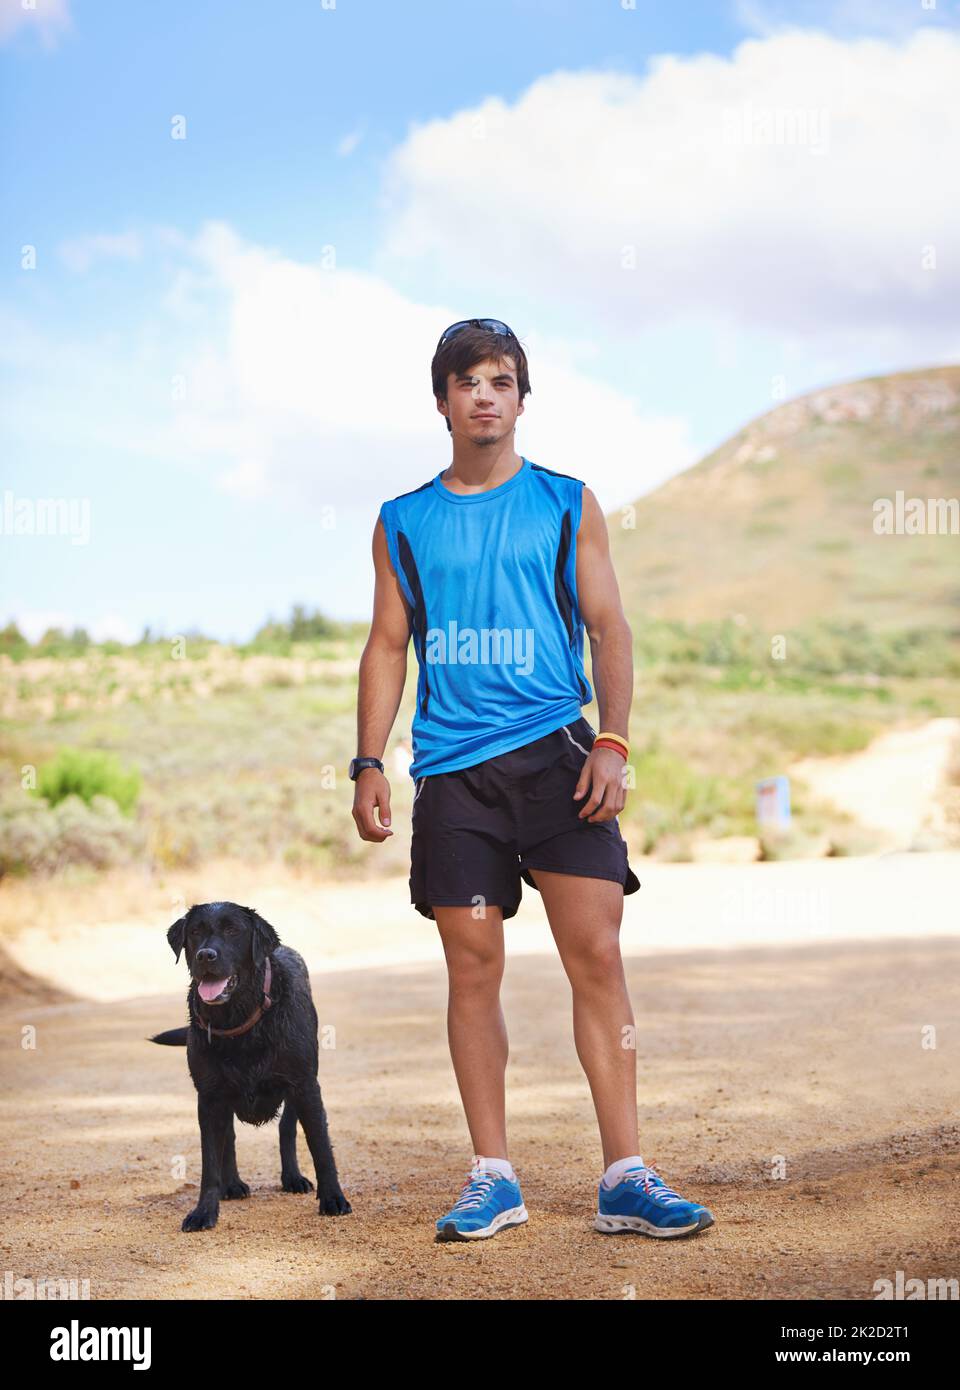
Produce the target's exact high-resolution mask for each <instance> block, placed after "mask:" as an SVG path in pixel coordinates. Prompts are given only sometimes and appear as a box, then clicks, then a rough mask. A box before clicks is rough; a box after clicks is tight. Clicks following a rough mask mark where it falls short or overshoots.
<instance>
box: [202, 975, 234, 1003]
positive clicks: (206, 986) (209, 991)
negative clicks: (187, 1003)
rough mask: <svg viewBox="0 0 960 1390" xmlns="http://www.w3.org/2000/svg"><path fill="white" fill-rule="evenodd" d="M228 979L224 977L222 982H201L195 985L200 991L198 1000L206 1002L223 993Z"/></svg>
mask: <svg viewBox="0 0 960 1390" xmlns="http://www.w3.org/2000/svg"><path fill="white" fill-rule="evenodd" d="M228 979H229V976H225V977H224V978H223V979H222V980H201V981H200V983H199V984H198V985H197V989H198V990H199V991H200V998H201V999H205V1000H207V1001H208V1002H209V1001H210V1000H211V999H216V997H217V995H218V994H222V993H223V990H224V986H225V985H226V983H227V980H228Z"/></svg>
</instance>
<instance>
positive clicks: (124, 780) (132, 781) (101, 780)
mask: <svg viewBox="0 0 960 1390" xmlns="http://www.w3.org/2000/svg"><path fill="white" fill-rule="evenodd" d="M37 783H38V785H37V789H36V793H35V795H37V796H41V797H43V798H44V800H46V801H47V802H48V804H49V805H50V806H56V805H57V804H58V803H59V802H61V801H63V800H65V799H66V798H67V797H69V796H77V797H80V798H81V799H82V800H83V801H85V802H86V803H87V805H91V804H92V802H93V798H94V797H96V796H105V797H110V798H111V800H112V801H114V802H115V803H116V804H117V806H118V807H119V808H120V810H121V811H122V812H123V813H124V814H125V815H129V814H130V812H131V811H132V810H133V808H134V806H135V804H136V800H137V797H138V796H139V794H140V773H139V772H138V771H137V770H136V769H135V768H130V769H125V768H123V767H121V765H120V760H119V759H118V758H117V756H116V754H114V753H104V752H102V751H101V750H100V749H96V748H90V749H88V748H61V749H60V751H59V752H58V753H57V756H56V758H54V760H53V762H51V763H47V764H45V765H44V766H43V767H42V768H41V769H40V775H39V777H38V779H37Z"/></svg>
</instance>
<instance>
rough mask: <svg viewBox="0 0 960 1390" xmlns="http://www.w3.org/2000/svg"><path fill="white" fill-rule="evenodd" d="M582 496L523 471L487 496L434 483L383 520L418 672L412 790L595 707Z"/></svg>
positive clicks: (562, 477) (553, 478) (570, 483)
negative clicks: (586, 651)
mask: <svg viewBox="0 0 960 1390" xmlns="http://www.w3.org/2000/svg"><path fill="white" fill-rule="evenodd" d="M441 471H442V470H441ZM583 487H584V484H583V482H582V481H581V480H580V479H579V478H573V477H571V476H570V475H569V474H567V473H555V472H553V471H552V470H551V469H549V468H542V467H541V466H540V465H539V464H536V463H531V462H530V460H529V459H526V458H524V459H523V462H522V463H521V466H520V469H519V471H518V472H516V473H515V474H514V475H513V477H512V478H508V479H507V481H506V482H505V483H501V484H500V486H499V487H494V488H490V489H488V490H487V491H486V492H475V493H471V494H463V493H458V492H451V490H450V489H449V488H448V487H446V486H445V485H444V484H443V483H442V482H441V481H440V474H439V473H438V474H437V476H436V477H435V478H432V479H431V481H430V482H428V483H424V484H423V486H422V487H418V488H415V489H414V491H412V492H404V493H401V494H400V496H399V497H394V498H392V499H391V500H390V501H389V502H384V504H383V506H382V507H381V508H380V520H381V521H382V522H383V526H384V531H385V533H386V538H387V546H388V548H389V552H390V559H391V562H392V564H393V568H394V571H395V573H396V575H397V579H398V581H399V583H400V587H401V589H402V590H403V593H404V595H405V596H406V599H407V602H408V603H409V605H410V607H411V609H412V615H411V629H412V637H413V643H414V649H415V651H416V654H417V661H418V662H419V666H420V674H419V678H418V680H417V706H416V712H415V714H414V718H413V726H412V733H413V762H412V763H411V764H410V769H409V771H410V776H411V777H412V778H413V779H414V780H415V781H416V780H417V779H418V778H420V777H421V776H424V775H430V774H434V773H439V772H454V771H456V770H457V769H458V768H463V767H472V766H473V765H474V764H475V763H479V762H483V761H484V759H486V758H493V757H496V756H497V754H499V753H507V752H509V751H510V750H511V749H512V748H520V747H522V746H523V745H524V744H525V743H531V742H532V741H533V740H534V739H537V738H543V737H544V735H546V734H551V733H553V732H554V730H556V729H559V728H560V726H561V725H562V724H569V723H570V722H571V721H572V720H574V719H579V718H580V710H581V706H582V705H585V704H589V703H590V701H591V700H592V699H593V691H592V690H591V688H590V684H589V682H588V680H587V677H586V673H585V671H584V667H583V636H584V627H583V620H582V618H581V616H580V607H579V602H578V597H577V579H576V561H577V529H578V528H579V525H580V516H581V508H582V504H583Z"/></svg>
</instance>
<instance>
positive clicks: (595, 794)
mask: <svg viewBox="0 0 960 1390" xmlns="http://www.w3.org/2000/svg"><path fill="white" fill-rule="evenodd" d="M625 767H626V763H625V762H624V760H623V758H621V756H620V754H619V753H615V752H614V751H613V749H612V748H594V749H593V750H592V752H590V753H588V754H587V761H586V762H585V763H584V765H583V767H582V768H581V769H580V778H579V781H578V782H577V785H576V789H575V790H574V793H573V799H574V800H575V801H576V800H577V799H578V798H579V797H581V796H585V795H586V793H587V792H590V797H589V799H588V800H587V801H585V802H584V803H583V806H582V808H581V810H580V820H584V819H586V820H588V821H590V822H591V824H596V823H597V822H598V821H604V820H613V818H614V816H617V815H619V814H620V812H621V811H622V810H623V807H624V803H625V802H626V799H627V789H626V787H625V786H624V785H623V769H624V768H625ZM592 812H595V813H596V814H591V813H592Z"/></svg>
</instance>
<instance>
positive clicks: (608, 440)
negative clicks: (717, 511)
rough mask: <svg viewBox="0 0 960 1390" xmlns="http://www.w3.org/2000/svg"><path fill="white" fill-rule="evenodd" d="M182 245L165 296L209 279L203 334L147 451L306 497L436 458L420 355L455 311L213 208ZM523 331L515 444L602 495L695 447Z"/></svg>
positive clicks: (611, 497)
mask: <svg viewBox="0 0 960 1390" xmlns="http://www.w3.org/2000/svg"><path fill="white" fill-rule="evenodd" d="M191 253H192V256H191V260H192V264H191V267H189V269H188V277H187V279H186V280H183V281H181V294H180V298H179V300H178V307H179V309H180V311H181V313H183V314H184V315H185V316H187V317H189V302H187V303H184V296H185V297H186V300H187V301H189V296H190V293H191V291H190V288H189V287H190V285H191V284H196V285H202V286H203V287H204V288H203V291H202V292H203V294H204V295H206V296H209V294H210V286H211V284H213V285H215V286H216V287H217V289H218V291H219V309H218V310H216V311H215V312H214V311H212V310H211V309H210V303H211V301H210V300H209V298H208V299H206V300H205V303H206V304H207V306H208V313H207V318H206V328H207V338H206V341H205V342H204V343H202V344H200V343H198V344H197V348H196V351H195V352H194V353H192V354H191V355H190V356H189V357H188V358H187V359H186V360H184V361H183V362H182V363H181V364H180V366H179V370H182V372H183V375H184V379H185V385H186V390H185V399H184V400H183V402H182V403H181V404H180V405H179V406H178V407H177V410H176V414H175V418H174V421H173V423H172V424H171V426H170V428H169V429H168V430H167V431H164V432H163V433H162V434H160V435H153V436H152V438H151V440H150V443H149V445H148V447H149V449H150V450H151V451H153V452H159V453H167V454H169V453H170V452H171V451H173V452H174V453H175V455H176V456H177V457H180V458H183V457H188V456H192V457H198V458H203V459H206V460H207V461H208V463H210V464H211V465H212V466H214V467H216V468H217V470H218V472H217V476H218V482H219V485H220V486H221V487H222V488H223V489H224V490H225V491H227V492H230V493H233V494H236V495H241V496H245V497H248V498H256V497H258V496H267V495H272V496H277V495H278V494H284V493H285V494H287V495H288V497H290V498H291V499H295V500H296V501H297V502H298V503H300V504H302V503H303V501H304V500H309V501H311V502H313V503H315V504H316V505H331V504H334V505H347V506H349V505H356V504H358V503H364V502H366V503H372V502H373V501H374V499H376V501H377V502H379V501H381V500H383V499H384V498H385V497H391V496H395V495H396V494H397V493H399V492H402V491H405V490H407V489H408V488H411V487H415V486H419V484H420V483H422V482H425V481H426V480H427V479H428V478H429V477H430V476H432V474H433V473H434V472H439V471H440V469H441V468H442V467H445V466H446V464H447V463H448V462H449V442H448V441H449V436H448V434H447V432H446V428H445V426H444V423H443V421H442V419H441V417H440V416H439V415H438V414H437V413H436V411H435V408H434V404H433V399H432V396H431V394H430V374H429V369H430V360H431V357H432V356H433V352H434V349H435V347H436V341H437V338H438V337H439V333H440V330H441V329H442V328H443V327H445V326H446V324H447V323H449V322H451V321H452V320H453V319H455V318H456V317H457V314H456V312H455V311H453V310H452V309H450V308H449V307H446V308H445V307H431V306H427V305H422V304H417V303H415V302H413V301H412V300H410V299H408V298H406V297H405V296H403V295H402V294H399V293H398V292H397V291H396V290H394V289H393V288H391V286H390V285H388V284H387V283H385V282H384V281H383V280H381V279H379V278H378V277H376V276H373V275H369V274H364V273H361V272H358V271H353V270H339V269H338V270H323V269H321V268H319V267H318V266H315V265H305V264H300V263H298V262H295V261H291V260H289V259H286V258H283V257H279V256H275V255H272V254H270V253H268V252H267V251H265V250H264V249H263V248H261V247H258V246H253V245H250V244H247V243H244V242H243V241H241V239H240V238H239V237H238V236H237V235H236V234H235V233H234V232H233V231H232V230H231V229H230V228H229V227H228V226H226V225H225V224H223V223H208V224H206V226H205V227H204V228H203V229H202V230H201V232H200V233H199V235H198V236H197V237H196V239H195V241H194V242H193V243H192V247H191ZM190 277H193V278H192V279H191V278H190ZM185 285H186V286H187V288H184V286H185ZM525 346H526V348H527V351H528V355H529V357H530V361H531V378H532V381H533V388H534V393H535V394H533V395H532V396H531V397H528V398H527V403H526V407H527V408H526V411H525V413H524V415H523V416H522V417H521V418H520V421H519V424H518V431H517V440H518V444H517V447H518V449H519V450H520V451H521V452H523V453H525V454H527V455H528V456H529V457H531V458H533V459H535V460H536V461H537V462H542V463H543V464H544V465H545V466H547V467H549V468H555V469H557V470H559V471H561V472H572V473H574V474H576V475H577V476H585V477H586V479H587V481H588V482H589V484H590V486H592V487H593V488H594V490H595V491H596V493H597V495H598V497H599V498H600V500H601V502H602V503H603V505H604V506H606V507H614V506H616V505H617V504H619V503H622V502H625V501H628V500H630V499H632V498H634V497H636V496H637V494H638V493H639V492H643V491H646V490H647V489H649V488H651V487H653V486H654V485H656V484H657V483H659V482H660V481H662V480H663V479H665V478H666V477H669V476H670V475H672V474H673V473H675V472H677V471H678V470H679V469H681V468H683V467H686V466H687V465H688V464H690V463H692V462H694V458H695V451H694V449H693V447H692V445H691V443H690V440H689V438H688V435H687V430H686V425H685V423H684V422H683V421H681V420H679V419H677V418H675V417H669V416H668V417H657V416H653V417H651V416H649V415H644V414H643V413H642V412H641V411H639V410H638V409H637V408H636V406H635V405H634V403H633V402H631V401H630V400H628V399H627V398H626V397H625V396H623V395H622V394H621V393H620V392H618V391H616V390H614V389H613V388H611V387H610V386H608V385H606V384H605V383H603V382H602V381H600V380H597V379H595V378H593V377H591V376H590V375H589V373H587V372H585V371H583V370H582V369H580V368H579V367H578V365H577V359H578V357H579V356H580V353H581V349H580V348H579V346H578V345H576V344H574V345H571V344H569V343H565V342H562V341H553V340H551V339H549V338H546V337H544V338H543V339H542V340H540V339H536V340H535V339H533V338H531V339H529V340H528V341H527V342H526V344H525Z"/></svg>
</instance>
